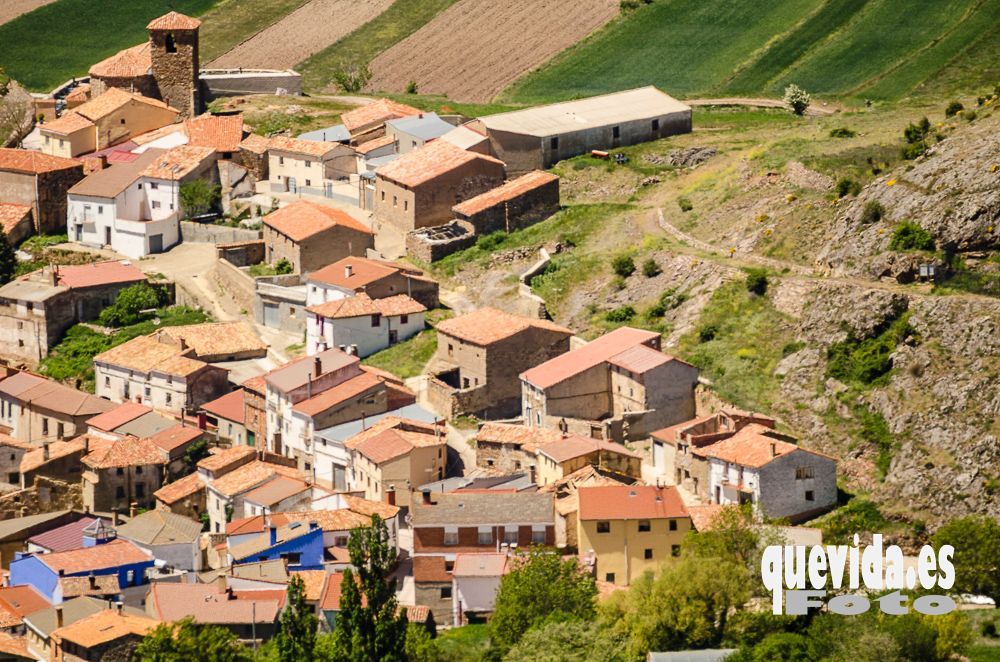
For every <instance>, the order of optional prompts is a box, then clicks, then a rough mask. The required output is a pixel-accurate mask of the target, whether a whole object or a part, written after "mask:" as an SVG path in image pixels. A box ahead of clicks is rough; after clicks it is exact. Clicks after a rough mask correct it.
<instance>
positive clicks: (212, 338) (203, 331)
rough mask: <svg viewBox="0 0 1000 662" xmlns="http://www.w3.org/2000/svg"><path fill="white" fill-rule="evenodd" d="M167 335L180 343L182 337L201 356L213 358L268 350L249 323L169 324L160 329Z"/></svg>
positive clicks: (261, 353)
mask: <svg viewBox="0 0 1000 662" xmlns="http://www.w3.org/2000/svg"><path fill="white" fill-rule="evenodd" d="M160 333H161V334H163V335H164V336H166V337H168V338H171V339H173V340H175V341H177V343H178V344H179V343H180V342H181V341H182V340H183V341H184V342H185V343H187V346H188V347H189V348H191V349H193V350H194V353H195V355H196V356H197V357H199V358H204V359H206V360H211V359H213V358H214V357H222V358H225V357H228V356H236V355H240V354H245V353H247V352H257V353H259V354H260V355H261V356H263V355H264V354H265V353H267V345H265V344H264V343H263V342H262V341H261V339H260V337H259V336H258V335H257V333H256V332H255V331H254V330H253V327H251V326H250V325H249V324H247V323H246V322H210V323H208V324H188V325H185V326H169V327H166V328H164V329H161V330H160Z"/></svg>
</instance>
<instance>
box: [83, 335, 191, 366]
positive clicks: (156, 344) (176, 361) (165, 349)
mask: <svg viewBox="0 0 1000 662" xmlns="http://www.w3.org/2000/svg"><path fill="white" fill-rule="evenodd" d="M180 352H181V350H180V348H179V347H177V346H176V345H174V344H173V343H170V342H161V341H160V340H157V335H156V334H153V335H149V336H139V337H138V338H133V339H132V340H129V341H128V342H125V343H122V344H121V345H118V346H116V347H112V348H111V349H109V350H107V351H105V352H101V353H100V354H98V355H97V356H95V357H94V361H96V362H100V363H107V364H110V365H114V366H120V367H123V368H126V369H128V370H135V371H137V372H144V373H148V372H153V371H156V372H162V373H164V374H167V375H174V376H177V377H186V376H188V375H191V374H194V373H196V372H198V371H199V370H201V369H203V368H205V367H207V366H208V364H207V363H204V362H203V361H198V360H195V359H190V358H186V357H183V356H180Z"/></svg>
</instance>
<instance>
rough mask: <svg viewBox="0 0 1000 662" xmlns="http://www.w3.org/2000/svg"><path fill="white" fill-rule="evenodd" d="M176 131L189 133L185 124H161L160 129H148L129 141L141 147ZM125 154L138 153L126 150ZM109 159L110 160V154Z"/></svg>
mask: <svg viewBox="0 0 1000 662" xmlns="http://www.w3.org/2000/svg"><path fill="white" fill-rule="evenodd" d="M175 133H184V134H185V135H187V132H186V131H185V129H184V125H183V124H167V125H166V126H161V127H160V128H158V129H153V130H152V131H147V132H146V133H140V134H139V135H137V136H132V140H130V141H129V142H133V143H135V146H136V147H139V146H141V145H147V144H149V143H151V142H153V141H154V140H159V139H160V138H166V137H167V136H171V135H173V134H175ZM117 154H122V153H117ZM124 154H127V155H131V156H137V155H136V154H132V153H131V152H125V153H124ZM109 160H110V155H109Z"/></svg>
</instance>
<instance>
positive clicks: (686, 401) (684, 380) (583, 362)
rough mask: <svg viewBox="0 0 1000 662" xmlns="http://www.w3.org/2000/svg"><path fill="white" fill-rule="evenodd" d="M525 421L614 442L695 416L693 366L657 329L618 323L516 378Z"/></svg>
mask: <svg viewBox="0 0 1000 662" xmlns="http://www.w3.org/2000/svg"><path fill="white" fill-rule="evenodd" d="M520 378H521V384H522V411H521V415H522V416H523V418H524V422H525V424H526V425H528V426H531V427H549V428H556V429H560V430H563V431H564V432H574V433H576V434H581V435H584V436H590V437H603V438H606V439H614V440H615V441H619V442H621V441H625V440H629V439H644V438H646V437H648V436H649V434H650V433H651V432H652V431H654V430H657V429H660V428H662V427H664V426H666V425H671V424H673V423H677V422H680V421H686V420H689V419H690V418H691V417H692V416H694V409H695V404H694V388H695V386H696V385H697V383H698V369H697V368H695V367H694V366H692V365H691V364H689V363H686V362H684V361H681V360H680V359H677V358H674V357H672V356H669V355H667V354H663V353H662V352H661V351H660V334H659V333H654V332H652V331H644V330H642V329H633V328H630V327H621V328H619V329H615V330H614V331H611V332H610V333H607V334H605V335H603V336H601V337H600V338H597V339H596V340H594V341H592V342H590V343H588V344H586V345H584V346H583V347H580V348H578V349H575V350H573V351H572V352H569V353H567V354H563V355H562V356H557V357H555V358H553V359H551V360H549V361H547V362H545V363H542V364H540V365H537V366H535V367H533V368H531V369H530V370H527V371H525V372H524V373H523V374H522V375H521V376H520Z"/></svg>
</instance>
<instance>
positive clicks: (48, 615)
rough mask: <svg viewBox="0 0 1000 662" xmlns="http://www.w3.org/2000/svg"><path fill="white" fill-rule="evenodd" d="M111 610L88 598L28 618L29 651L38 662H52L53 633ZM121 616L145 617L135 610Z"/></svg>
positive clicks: (97, 600) (30, 615) (64, 603)
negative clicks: (40, 661)
mask: <svg viewBox="0 0 1000 662" xmlns="http://www.w3.org/2000/svg"><path fill="white" fill-rule="evenodd" d="M107 608H108V601H107V600H102V599H99V598H93V597H89V596H81V597H78V598H72V599H70V600H65V601H63V603H62V604H60V605H57V606H55V607H53V606H48V607H47V608H45V609H40V610H38V611H35V612H32V613H31V614H28V615H27V616H25V618H24V624H25V626H26V629H27V632H26V634H27V636H26V641H27V645H28V650H29V651H30V652H31V654H32V655H35V656H36V659H39V660H51V659H52V633H53V632H55V631H56V630H58V629H60V628H64V627H66V626H69V625H72V624H74V623H76V622H77V621H80V620H82V619H85V618H87V617H88V616H93V615H94V614H97V613H100V612H102V611H104V610H105V609H107ZM122 613H124V614H130V615H134V616H142V615H143V613H142V612H141V611H140V610H138V609H135V608H134V607H128V606H123V607H122Z"/></svg>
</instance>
